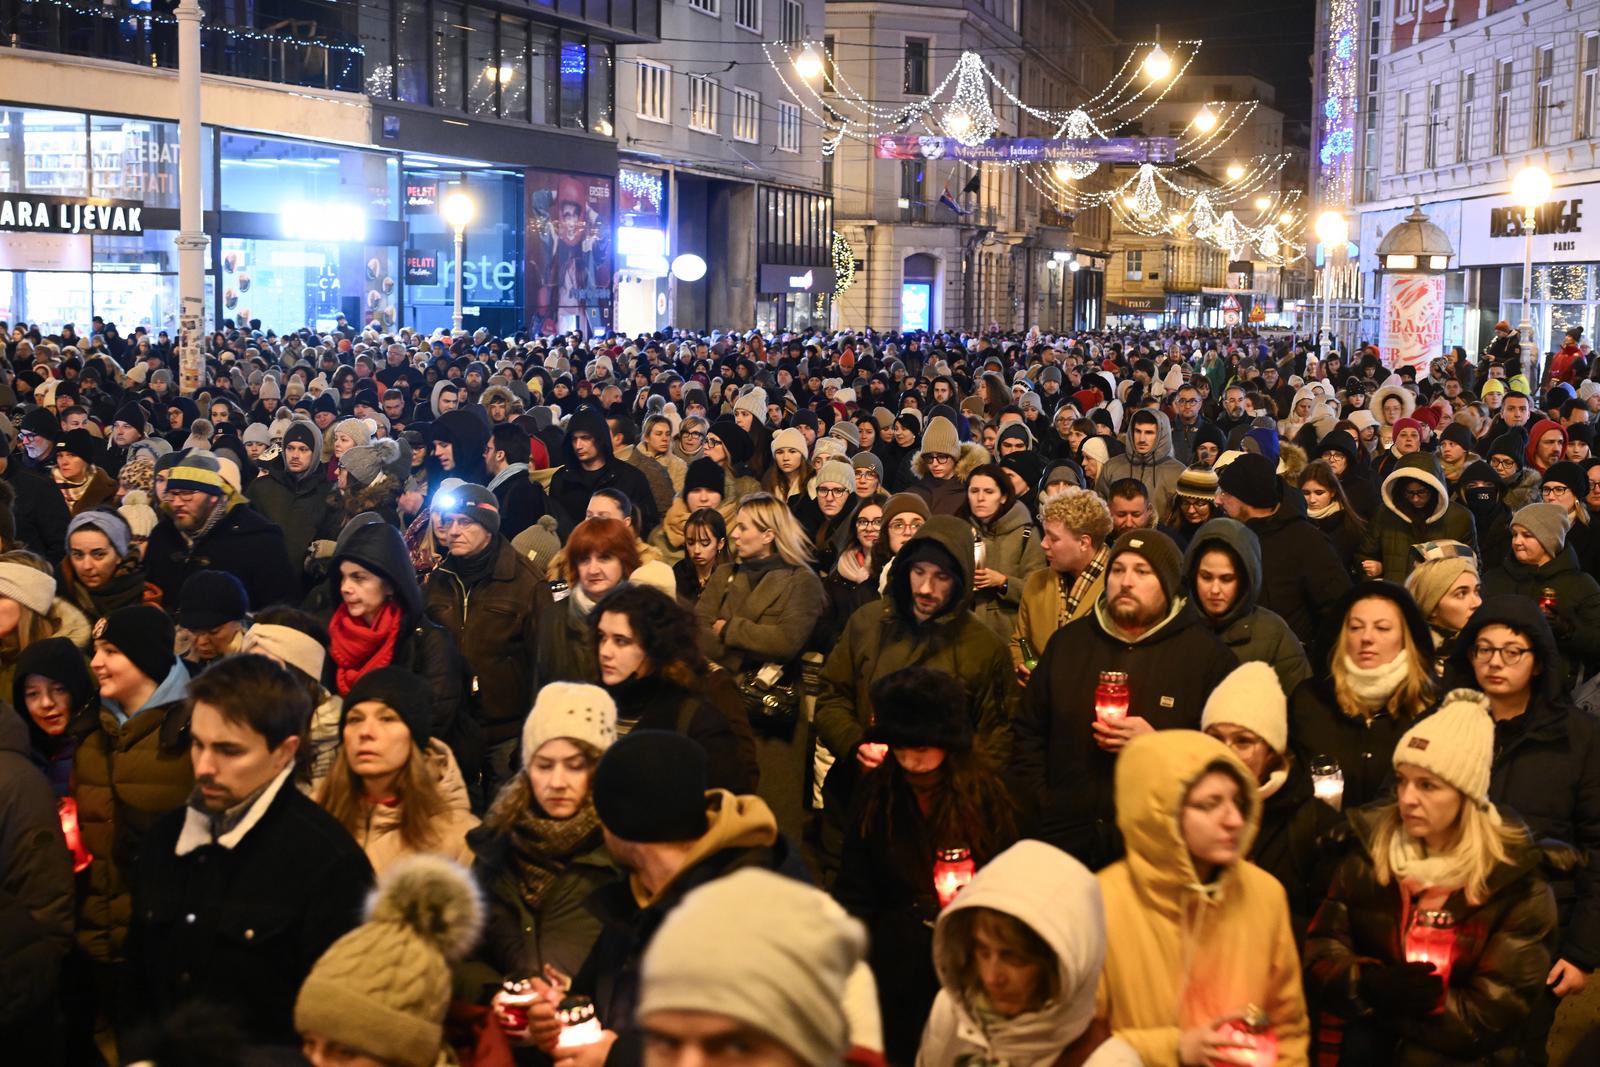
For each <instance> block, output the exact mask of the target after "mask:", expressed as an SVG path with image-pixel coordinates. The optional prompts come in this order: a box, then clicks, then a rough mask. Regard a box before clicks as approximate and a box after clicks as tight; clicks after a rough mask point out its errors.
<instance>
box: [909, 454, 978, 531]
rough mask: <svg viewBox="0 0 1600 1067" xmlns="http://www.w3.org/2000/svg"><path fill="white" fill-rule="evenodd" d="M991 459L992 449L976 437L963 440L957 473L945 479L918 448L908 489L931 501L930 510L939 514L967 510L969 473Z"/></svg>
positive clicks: (913, 458)
mask: <svg viewBox="0 0 1600 1067" xmlns="http://www.w3.org/2000/svg"><path fill="white" fill-rule="evenodd" d="M990 461H991V457H990V455H989V450H988V449H986V448H984V447H983V446H982V445H980V444H976V443H974V442H972V441H963V442H962V443H961V453H960V454H959V455H958V456H956V471H955V473H954V474H952V475H951V476H950V477H948V478H945V479H944V480H942V481H941V480H939V479H936V478H934V477H932V476H931V475H929V473H928V463H927V461H926V460H924V459H923V458H922V453H921V452H918V453H916V454H915V455H914V456H912V457H911V473H912V474H913V475H915V480H914V481H912V482H910V483H909V484H908V485H906V486H905V492H908V493H915V494H917V495H918V496H920V497H921V498H922V499H923V500H925V501H927V502H928V510H929V511H930V512H932V513H933V514H935V515H960V514H963V513H964V512H965V511H966V507H967V475H969V474H971V473H972V472H973V471H975V470H977V469H978V468H979V467H981V466H983V465H984V464H985V463H988V462H990ZM897 491H898V490H897Z"/></svg>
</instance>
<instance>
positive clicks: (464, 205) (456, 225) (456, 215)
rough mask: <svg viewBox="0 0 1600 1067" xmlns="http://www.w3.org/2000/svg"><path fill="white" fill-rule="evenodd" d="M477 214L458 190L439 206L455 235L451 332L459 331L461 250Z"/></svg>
mask: <svg viewBox="0 0 1600 1067" xmlns="http://www.w3.org/2000/svg"><path fill="white" fill-rule="evenodd" d="M477 213H478V205H477V204H476V203H475V202H473V199H472V197H470V196H468V195H467V194H466V193H464V192H461V191H460V190H459V189H458V190H456V191H455V192H453V193H451V194H450V195H449V196H447V197H445V198H444V201H443V202H442V203H441V204H440V205H439V214H440V215H442V216H444V221H445V222H446V223H447V224H448V225H449V226H450V228H451V229H452V230H454V231H455V235H456V301H455V310H454V311H453V312H452V313H451V315H450V329H451V332H455V331H457V330H460V329H461V248H462V245H463V243H464V242H465V241H466V235H467V226H468V225H470V224H471V222H472V219H473V216H474V215H476V214H477Z"/></svg>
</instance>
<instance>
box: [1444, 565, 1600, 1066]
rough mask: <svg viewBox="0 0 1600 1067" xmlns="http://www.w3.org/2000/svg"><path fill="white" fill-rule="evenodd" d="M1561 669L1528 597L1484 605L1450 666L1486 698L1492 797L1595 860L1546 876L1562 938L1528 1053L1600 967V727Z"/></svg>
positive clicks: (1540, 832) (1541, 834) (1538, 831)
mask: <svg viewBox="0 0 1600 1067" xmlns="http://www.w3.org/2000/svg"><path fill="white" fill-rule="evenodd" d="M1558 664H1559V653H1558V651H1557V649H1556V641H1555V635H1554V634H1553V633H1552V632H1551V630H1550V624H1549V623H1548V622H1546V621H1545V617H1544V615H1543V614H1542V613H1541V612H1540V611H1539V609H1538V606H1537V605H1536V604H1535V603H1534V602H1533V601H1531V600H1529V599H1528V598H1527V597H1523V596H1496V597H1490V598H1489V599H1488V600H1486V601H1484V602H1483V606H1482V607H1480V608H1479V609H1478V610H1477V611H1476V612H1475V613H1474V614H1473V616H1472V619H1471V620H1470V621H1469V622H1468V623H1467V626H1466V629H1464V630H1463V631H1462V633H1461V640H1460V642H1459V643H1458V644H1457V645H1456V649H1455V652H1454V654H1453V655H1452V656H1451V659H1450V670H1451V673H1452V675H1453V680H1454V681H1455V683H1456V684H1458V685H1468V686H1471V687H1473V688H1475V689H1478V690H1480V691H1482V692H1483V694H1484V695H1485V696H1487V697H1488V698H1489V713H1490V714H1491V715H1492V716H1493V717H1494V724H1495V725H1494V733H1495V745H1494V753H1495V754H1494V764H1493V768H1492V771H1491V777H1490V780H1489V799H1490V800H1492V801H1493V802H1494V803H1495V804H1496V805H1497V806H1499V807H1501V808H1503V809H1510V810H1513V811H1515V812H1516V813H1517V814H1518V815H1520V816H1521V817H1522V818H1523V819H1524V820H1526V821H1527V823H1528V829H1529V830H1530V831H1532V834H1533V837H1534V838H1535V839H1536V840H1543V839H1547V838H1554V839H1556V840H1559V841H1564V842H1566V843H1568V844H1570V845H1573V846H1575V847H1576V848H1578V849H1579V851H1580V852H1583V853H1585V854H1586V855H1587V856H1588V857H1589V858H1588V860H1587V861H1586V862H1584V863H1583V864H1581V865H1580V866H1578V867H1577V868H1575V869H1572V870H1567V871H1560V872H1557V871H1551V872H1549V877H1550V880H1551V881H1550V885H1551V888H1552V889H1554V890H1555V896H1556V907H1557V910H1558V912H1559V915H1560V925H1559V936H1558V938H1557V941H1556V948H1555V951H1554V954H1553V956H1552V960H1551V962H1552V964H1553V965H1552V967H1551V969H1550V972H1549V974H1548V976H1547V977H1546V980H1545V982H1544V983H1543V984H1544V985H1545V986H1546V991H1545V992H1542V993H1541V994H1539V995H1538V996H1537V997H1536V999H1535V1001H1534V1004H1533V1012H1532V1015H1531V1016H1530V1020H1529V1027H1528V1031H1527V1033H1526V1035H1525V1038H1526V1039H1525V1041H1524V1042H1523V1047H1524V1048H1525V1049H1543V1047H1544V1041H1545V1038H1546V1036H1547V1035H1548V1033H1549V1030H1550V1021H1551V1018H1552V1017H1553V1015H1554V1013H1555V1008H1556V1004H1557V1002H1558V998H1561V997H1565V996H1569V995H1571V994H1574V993H1577V992H1579V991H1580V990H1582V989H1583V987H1584V985H1585V983H1586V981H1587V977H1586V972H1587V971H1590V970H1593V969H1594V968H1595V966H1597V965H1600V853H1597V852H1596V849H1600V723H1597V722H1596V721H1595V719H1594V717H1593V716H1592V715H1589V714H1587V713H1586V712H1584V711H1583V710H1581V709H1579V708H1578V707H1576V706H1574V705H1573V704H1572V702H1571V701H1570V700H1569V699H1568V694H1567V690H1566V686H1565V684H1564V682H1563V681H1562V672H1561V670H1560V669H1559V667H1558V666H1557V665H1558ZM1528 1062H1540V1061H1539V1060H1538V1059H1530V1060H1529V1061H1528Z"/></svg>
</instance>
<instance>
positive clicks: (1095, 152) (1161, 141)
mask: <svg viewBox="0 0 1600 1067" xmlns="http://www.w3.org/2000/svg"><path fill="white" fill-rule="evenodd" d="M1177 154H1178V142H1177V141H1175V140H1173V139H1172V138H1171V137H1108V138H1105V139H1103V140H1093V141H1055V140H1046V139H1044V138H1039V137H991V138H990V139H989V140H987V141H984V142H982V143H981V144H975V145H968V144H962V143H961V142H960V141H958V140H956V139H955V138H954V137H926V136H923V137H919V136H917V135H915V134H881V135H879V137H878V144H877V156H878V158H879V159H961V160H968V161H972V162H983V163H1172V162H1174V161H1175V160H1176V159H1177Z"/></svg>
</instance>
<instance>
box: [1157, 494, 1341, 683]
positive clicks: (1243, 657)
mask: <svg viewBox="0 0 1600 1067" xmlns="http://www.w3.org/2000/svg"><path fill="white" fill-rule="evenodd" d="M1218 544H1221V545H1222V546H1224V547H1225V548H1226V549H1227V550H1228V551H1229V552H1231V553H1232V555H1233V558H1234V559H1235V560H1236V561H1237V562H1238V566H1239V568H1240V571H1239V594H1238V597H1237V598H1236V599H1235V600H1234V602H1233V607H1231V608H1229V609H1228V612H1227V614H1225V615H1224V616H1223V617H1222V618H1220V619H1213V618H1211V617H1210V616H1208V615H1206V614H1205V613H1204V612H1200V615H1201V618H1203V619H1204V620H1205V621H1206V622H1207V623H1208V624H1209V625H1210V626H1211V629H1212V630H1213V631H1214V632H1215V633H1216V635H1217V636H1218V637H1219V638H1221V639H1222V643H1223V644H1225V645H1227V646H1228V647H1229V648H1231V649H1233V654H1234V655H1235V656H1237V657H1239V662H1240V663H1250V662H1252V661H1257V660H1259V661H1260V662H1262V663H1265V664H1267V665H1269V666H1270V667H1271V668H1272V669H1273V670H1274V671H1275V672H1277V675H1278V684H1279V685H1281V686H1283V691H1284V692H1285V693H1292V692H1294V687H1295V686H1297V685H1299V684H1300V683H1301V682H1303V681H1305V680H1306V679H1307V678H1309V677H1311V664H1310V662H1309V661H1307V659H1306V650H1305V648H1304V647H1303V646H1301V644H1300V639H1299V638H1298V637H1296V636H1295V635H1294V631H1293V630H1291V629H1289V624H1288V623H1286V622H1284V621H1283V619H1282V617H1281V616H1279V615H1278V614H1277V613H1276V612H1272V611H1268V610H1267V609H1266V608H1264V607H1261V606H1260V604H1259V603H1258V601H1259V599H1260V596H1261V542H1260V541H1258V540H1256V535H1255V534H1253V533H1251V532H1250V528H1249V527H1248V526H1245V525H1244V524H1243V523H1240V522H1235V521H1234V520H1232V519H1226V518H1219V519H1211V520H1210V521H1208V522H1206V523H1205V524H1204V525H1202V526H1201V527H1200V529H1198V530H1196V531H1195V535H1194V538H1193V539H1192V540H1191V541H1190V542H1189V549H1188V551H1187V552H1185V553H1184V556H1183V574H1184V580H1185V584H1186V586H1187V588H1188V590H1189V593H1190V597H1191V600H1192V599H1193V591H1194V576H1195V568H1196V567H1197V566H1198V565H1199V563H1200V557H1201V556H1203V555H1205V553H1206V552H1207V551H1208V550H1209V549H1210V548H1214V547H1216V546H1217V545H1218ZM1196 610H1198V605H1197V609H1196Z"/></svg>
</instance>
